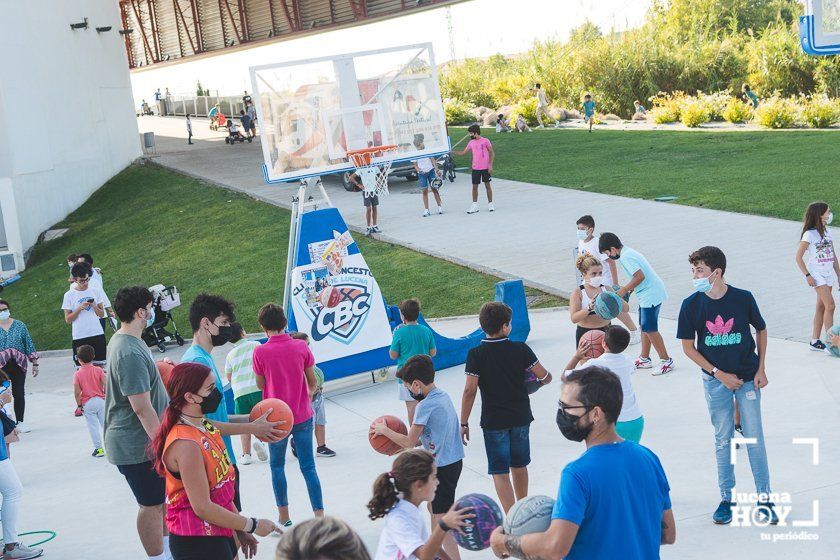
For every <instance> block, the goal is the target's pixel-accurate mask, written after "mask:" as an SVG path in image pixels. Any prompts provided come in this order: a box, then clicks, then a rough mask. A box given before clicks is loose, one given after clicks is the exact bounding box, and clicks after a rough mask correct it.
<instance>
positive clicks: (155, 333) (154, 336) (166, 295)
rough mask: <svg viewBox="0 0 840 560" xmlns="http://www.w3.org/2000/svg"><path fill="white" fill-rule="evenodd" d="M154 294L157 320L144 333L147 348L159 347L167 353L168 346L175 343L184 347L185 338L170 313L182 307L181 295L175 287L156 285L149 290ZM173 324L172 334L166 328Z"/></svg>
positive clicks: (153, 305)
mask: <svg viewBox="0 0 840 560" xmlns="http://www.w3.org/2000/svg"><path fill="white" fill-rule="evenodd" d="M149 291H150V292H152V307H153V308H154V310H155V320H154V322H153V323H152V326H150V327H146V329H145V330H144V331H143V335H142V338H143V342H145V343H146V346H149V347H152V346H157V347H158V350H160V351H161V352H166V345H167V344H172V342H175V343H176V344H177V345H178V346H183V345H184V338H183V337H182V336H181V334H180V333H179V332H178V326H177V325H176V324H175V319H173V318H172V314H171V313H170V311H172V310H173V309H175V308H176V307H178V306H180V305H181V295H180V294H179V293H178V288H176V287H175V286H164V285H163V284H156V285H154V286H151V287H150V288H149ZM169 323H172V332H169V331H168V330H166V326H167V325H169Z"/></svg>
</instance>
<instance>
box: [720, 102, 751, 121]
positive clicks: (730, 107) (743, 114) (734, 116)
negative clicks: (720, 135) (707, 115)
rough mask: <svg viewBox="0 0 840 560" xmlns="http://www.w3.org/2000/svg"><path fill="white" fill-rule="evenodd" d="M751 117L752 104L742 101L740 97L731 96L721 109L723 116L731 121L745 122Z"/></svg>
mask: <svg viewBox="0 0 840 560" xmlns="http://www.w3.org/2000/svg"><path fill="white" fill-rule="evenodd" d="M752 117H753V108H752V105H750V104H748V103H744V102H743V101H741V100H740V99H735V98H732V99H730V100H729V102H728V103H727V104H726V109H724V110H723V118H724V119H725V120H727V121H728V122H731V123H742V122H747V121H749V120H750V119H752Z"/></svg>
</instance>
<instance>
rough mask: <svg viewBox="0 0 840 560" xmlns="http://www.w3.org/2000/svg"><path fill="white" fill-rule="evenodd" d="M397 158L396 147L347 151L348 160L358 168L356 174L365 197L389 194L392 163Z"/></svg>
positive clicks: (376, 147)
mask: <svg viewBox="0 0 840 560" xmlns="http://www.w3.org/2000/svg"><path fill="white" fill-rule="evenodd" d="M396 156H397V147H396V146H375V147H373V148H363V149H361V150H348V151H347V159H349V160H350V162H351V163H352V164H353V166H354V167H355V168H356V174H357V175H358V176H359V178H360V179H361V180H362V188H363V190H364V196H366V197H373V196H379V195H381V196H385V195H387V194H388V174H389V173H390V171H391V162H393V161H394V158H395V157H396Z"/></svg>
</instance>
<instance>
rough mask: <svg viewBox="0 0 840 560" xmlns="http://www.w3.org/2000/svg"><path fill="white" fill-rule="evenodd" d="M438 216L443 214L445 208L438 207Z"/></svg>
mask: <svg viewBox="0 0 840 560" xmlns="http://www.w3.org/2000/svg"><path fill="white" fill-rule="evenodd" d="M438 214H443V206H438Z"/></svg>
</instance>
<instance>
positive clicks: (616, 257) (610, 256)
mask: <svg viewBox="0 0 840 560" xmlns="http://www.w3.org/2000/svg"><path fill="white" fill-rule="evenodd" d="M607 256H608V257H609V258H611V259H612V260H614V261H617V260H618V259H620V258H621V255H607Z"/></svg>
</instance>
